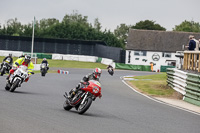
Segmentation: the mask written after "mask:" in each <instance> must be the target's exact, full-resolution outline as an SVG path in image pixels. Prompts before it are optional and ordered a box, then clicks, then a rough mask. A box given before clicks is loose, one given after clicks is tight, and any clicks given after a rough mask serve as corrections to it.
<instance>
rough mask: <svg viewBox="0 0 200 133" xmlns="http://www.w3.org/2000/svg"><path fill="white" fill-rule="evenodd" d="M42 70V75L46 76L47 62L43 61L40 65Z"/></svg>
mask: <svg viewBox="0 0 200 133" xmlns="http://www.w3.org/2000/svg"><path fill="white" fill-rule="evenodd" d="M40 72H41V76H45V75H46V73H47V66H46V64H45V63H42V64H41V66H40Z"/></svg>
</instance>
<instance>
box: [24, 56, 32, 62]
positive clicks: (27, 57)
mask: <svg viewBox="0 0 200 133" xmlns="http://www.w3.org/2000/svg"><path fill="white" fill-rule="evenodd" d="M30 61H31V56H30V55H25V62H26V63H29V62H30Z"/></svg>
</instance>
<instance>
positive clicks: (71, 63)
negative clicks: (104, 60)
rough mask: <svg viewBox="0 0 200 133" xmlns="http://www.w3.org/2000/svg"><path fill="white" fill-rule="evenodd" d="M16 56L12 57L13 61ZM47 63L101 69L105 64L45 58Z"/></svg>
mask: <svg viewBox="0 0 200 133" xmlns="http://www.w3.org/2000/svg"><path fill="white" fill-rule="evenodd" d="M4 58H5V57H3V56H0V62H2V61H3V59H4ZM16 59H17V57H13V60H14V61H15V60H16ZM47 61H48V63H49V67H62V68H96V67H99V68H101V69H106V67H107V66H106V65H104V64H101V63H96V62H95V63H93V62H82V61H68V60H52V59H47ZM41 62H42V59H37V64H40V63H41Z"/></svg>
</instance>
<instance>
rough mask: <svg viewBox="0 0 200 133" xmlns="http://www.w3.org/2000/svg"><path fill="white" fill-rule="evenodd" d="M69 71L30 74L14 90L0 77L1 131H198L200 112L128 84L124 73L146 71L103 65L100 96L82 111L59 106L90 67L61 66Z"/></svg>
mask: <svg viewBox="0 0 200 133" xmlns="http://www.w3.org/2000/svg"><path fill="white" fill-rule="evenodd" d="M65 70H69V72H70V74H69V75H64V74H56V73H54V74H53V73H48V74H47V75H46V76H45V77H41V76H40V74H35V75H33V76H32V77H31V78H30V80H29V82H28V83H24V84H22V87H20V88H17V89H16V91H15V92H14V93H10V92H8V91H5V89H4V87H5V78H6V76H3V77H0V133H200V116H199V115H195V114H192V113H189V112H186V111H183V110H180V109H177V108H174V107H171V106H167V105H164V104H160V103H157V102H155V101H152V100H150V99H148V98H146V97H144V96H142V95H140V94H138V93H135V92H134V91H133V90H131V89H130V88H129V87H127V86H126V85H125V84H124V83H123V82H122V81H121V79H120V76H125V75H148V74H154V73H151V72H135V71H116V72H115V74H114V76H110V75H109V74H108V73H107V72H106V70H104V71H103V73H102V77H101V79H100V80H101V84H102V95H103V96H102V98H101V99H99V98H97V99H96V100H95V101H94V102H93V103H92V105H91V107H90V108H89V110H88V111H87V112H86V113H85V114H84V115H79V114H78V113H77V112H76V111H75V110H74V109H72V110H71V111H65V110H64V109H63V107H62V105H63V102H64V100H65V98H64V97H63V94H64V92H65V91H69V90H70V89H71V88H73V87H75V86H76V85H77V83H78V82H79V81H80V80H81V78H82V77H83V76H84V75H86V74H87V73H89V72H91V71H92V69H65Z"/></svg>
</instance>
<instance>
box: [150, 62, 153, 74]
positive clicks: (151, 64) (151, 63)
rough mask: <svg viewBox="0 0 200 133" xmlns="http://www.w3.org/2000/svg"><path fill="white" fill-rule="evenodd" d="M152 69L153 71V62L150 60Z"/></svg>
mask: <svg viewBox="0 0 200 133" xmlns="http://www.w3.org/2000/svg"><path fill="white" fill-rule="evenodd" d="M150 66H151V71H152V72H153V62H150Z"/></svg>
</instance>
